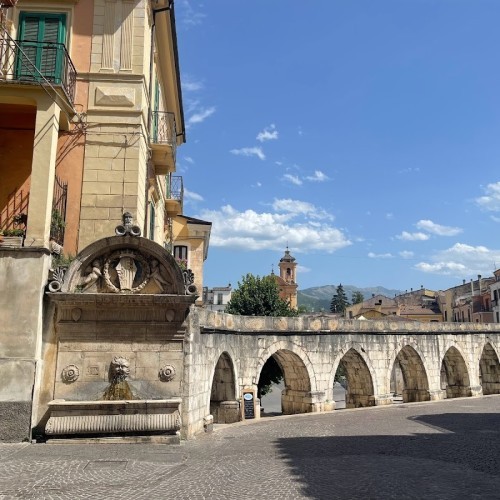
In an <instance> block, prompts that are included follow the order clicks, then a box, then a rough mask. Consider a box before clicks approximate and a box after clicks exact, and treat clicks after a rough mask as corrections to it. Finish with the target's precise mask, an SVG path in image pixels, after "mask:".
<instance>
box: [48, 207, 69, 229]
mask: <svg viewBox="0 0 500 500" xmlns="http://www.w3.org/2000/svg"><path fill="white" fill-rule="evenodd" d="M65 227H66V222H65V220H64V219H63V217H62V215H61V212H59V210H57V208H53V209H52V218H51V220H50V232H51V233H57V232H58V231H61V230H63V229H64V228H65Z"/></svg>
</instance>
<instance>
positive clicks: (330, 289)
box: [297, 285, 403, 311]
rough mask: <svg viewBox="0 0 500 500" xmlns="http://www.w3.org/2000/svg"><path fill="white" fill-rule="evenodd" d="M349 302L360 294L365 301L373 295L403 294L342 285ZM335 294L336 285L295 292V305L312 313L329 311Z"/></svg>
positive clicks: (395, 291)
mask: <svg viewBox="0 0 500 500" xmlns="http://www.w3.org/2000/svg"><path fill="white" fill-rule="evenodd" d="M342 287H343V289H344V292H345V293H346V295H347V298H348V300H349V302H352V294H353V293H354V292H361V293H362V294H363V296H364V298H365V300H366V299H369V298H370V297H371V296H372V294H373V295H385V296H386V297H394V296H395V295H399V294H401V293H403V291H402V290H397V289H391V288H385V287H383V286H370V287H358V286H355V285H342ZM336 293H337V285H323V286H314V287H310V288H305V289H304V290H298V291H297V303H298V305H299V306H305V307H307V308H308V309H310V310H312V311H329V310H330V302H331V301H332V297H333V296H334V295H335V294H336Z"/></svg>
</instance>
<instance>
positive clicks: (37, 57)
mask: <svg viewBox="0 0 500 500" xmlns="http://www.w3.org/2000/svg"><path fill="white" fill-rule="evenodd" d="M19 26H20V28H19V46H20V47H21V50H22V52H21V51H19V54H18V57H17V61H16V77H17V78H19V79H28V80H31V81H32V80H42V78H41V76H40V74H39V73H38V72H37V71H36V70H35V69H34V68H33V65H34V66H35V68H36V69H37V70H38V71H39V72H40V73H41V74H42V75H43V76H44V77H45V78H46V79H47V80H49V81H51V82H53V83H56V84H59V83H61V82H62V80H63V78H64V75H63V67H64V61H65V48H64V43H65V41H66V15H65V14H47V13H41V14H35V13H31V12H29V13H28V12H21V14H20V16H19ZM30 61H31V63H32V64H31V63H30Z"/></svg>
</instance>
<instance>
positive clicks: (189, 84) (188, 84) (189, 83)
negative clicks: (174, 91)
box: [181, 75, 203, 92]
mask: <svg viewBox="0 0 500 500" xmlns="http://www.w3.org/2000/svg"><path fill="white" fill-rule="evenodd" d="M181 86H182V91H183V92H197V91H198V90H201V89H202V88H203V82H201V81H196V80H194V79H193V78H192V77H191V76H190V75H182V78H181Z"/></svg>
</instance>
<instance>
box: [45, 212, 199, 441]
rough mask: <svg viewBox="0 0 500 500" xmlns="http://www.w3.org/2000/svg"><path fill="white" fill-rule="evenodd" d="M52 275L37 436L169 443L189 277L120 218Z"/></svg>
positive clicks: (177, 412) (176, 422)
mask: <svg viewBox="0 0 500 500" xmlns="http://www.w3.org/2000/svg"><path fill="white" fill-rule="evenodd" d="M53 276H54V277H55V278H54V280H53V281H52V282H51V283H49V285H48V289H49V292H48V296H49V298H50V301H51V302H52V304H53V306H54V310H55V323H54V334H53V335H54V339H53V340H54V342H53V343H52V345H53V348H52V351H51V352H48V353H47V360H48V361H47V365H48V366H46V367H45V369H44V371H43V373H44V381H43V384H42V386H43V388H44V391H42V396H44V397H45V398H46V406H45V407H46V410H47V416H48V418H46V419H45V420H46V424H45V427H44V433H45V435H46V437H48V438H68V437H87V438H88V437H92V438H99V439H102V438H109V437H116V436H120V437H122V438H125V437H134V438H135V439H136V438H138V437H141V439H144V438H151V439H154V440H155V441H158V440H163V441H168V442H172V441H173V442H178V440H179V431H180V430H181V429H182V393H181V379H182V375H183V369H184V354H183V351H184V340H185V339H184V336H185V328H184V326H183V323H184V320H185V318H186V317H187V315H188V313H189V308H190V306H191V305H192V304H193V303H194V301H195V299H196V288H195V287H194V285H193V279H192V273H190V272H189V271H182V270H181V268H180V267H179V266H178V265H177V263H176V261H175V259H174V258H173V257H172V256H171V255H170V254H169V253H168V252H167V251H166V250H165V249H163V248H162V247H161V246H160V245H158V244H156V243H154V242H152V241H150V240H148V239H146V238H141V237H140V230H139V228H138V227H137V226H134V225H133V224H132V220H131V217H130V214H124V218H123V224H122V225H120V226H118V227H117V228H116V236H113V237H109V238H104V239H102V240H99V241H97V242H95V243H93V244H91V245H90V246H89V247H87V248H85V249H84V250H83V251H82V252H81V253H80V254H79V255H78V256H77V258H76V259H75V261H73V263H72V264H71V266H70V268H69V269H68V270H67V272H66V273H63V272H62V271H60V272H54V273H53ZM54 378H55V380H54ZM41 401H42V403H43V397H41Z"/></svg>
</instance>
